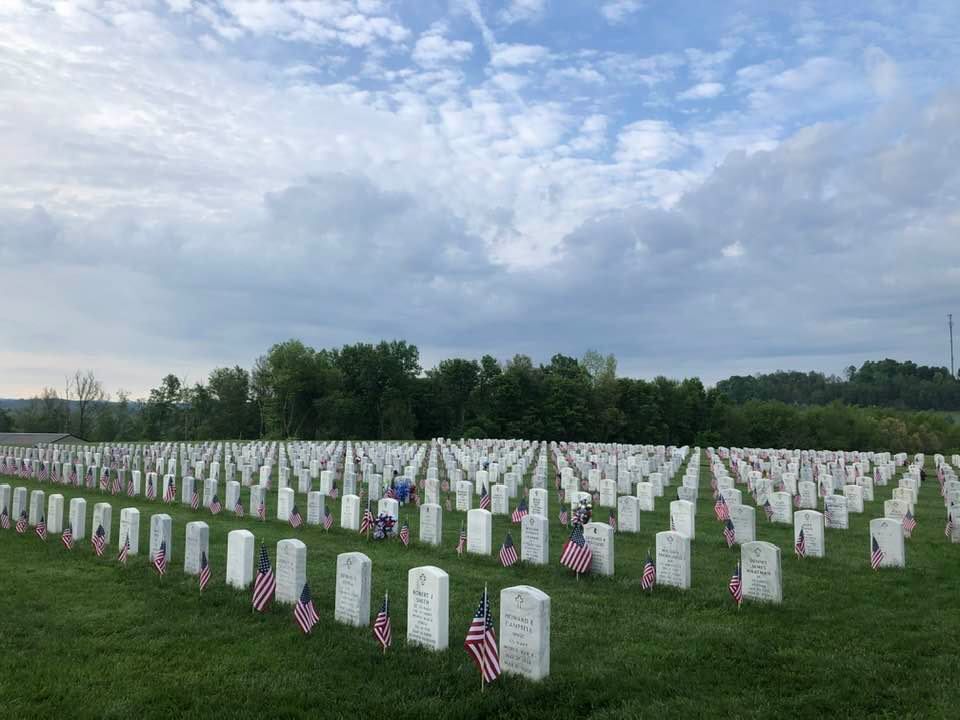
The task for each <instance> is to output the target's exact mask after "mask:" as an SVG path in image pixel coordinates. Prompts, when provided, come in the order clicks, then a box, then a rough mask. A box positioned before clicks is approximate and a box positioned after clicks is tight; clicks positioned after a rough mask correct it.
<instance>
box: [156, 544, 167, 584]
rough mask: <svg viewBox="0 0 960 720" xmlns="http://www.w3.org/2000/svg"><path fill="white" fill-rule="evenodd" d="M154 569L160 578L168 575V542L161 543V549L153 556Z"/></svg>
mask: <svg viewBox="0 0 960 720" xmlns="http://www.w3.org/2000/svg"><path fill="white" fill-rule="evenodd" d="M153 569H154V570H156V571H157V574H158V575H160V576H163V575H166V574H167V541H166V540H161V541H160V549H159V550H157V552H156V554H155V555H154V556H153Z"/></svg>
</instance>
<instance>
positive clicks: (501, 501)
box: [490, 485, 510, 515]
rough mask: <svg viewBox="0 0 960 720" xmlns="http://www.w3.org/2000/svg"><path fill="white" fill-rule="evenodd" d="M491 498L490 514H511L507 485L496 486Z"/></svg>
mask: <svg viewBox="0 0 960 720" xmlns="http://www.w3.org/2000/svg"><path fill="white" fill-rule="evenodd" d="M491 492H492V495H491V496H490V512H491V513H492V514H493V515H509V514H510V495H509V493H507V486H506V485H494V486H493V488H492V490H491Z"/></svg>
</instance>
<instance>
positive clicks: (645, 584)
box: [640, 550, 657, 591]
mask: <svg viewBox="0 0 960 720" xmlns="http://www.w3.org/2000/svg"><path fill="white" fill-rule="evenodd" d="M656 584H657V566H656V565H655V564H654V562H653V558H652V557H651V556H650V551H649V550H648V551H647V561H646V562H645V563H644V564H643V575H642V576H641V577H640V588H641V589H642V590H651V591H652V590H653V586H654V585H656Z"/></svg>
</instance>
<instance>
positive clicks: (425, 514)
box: [420, 503, 443, 545]
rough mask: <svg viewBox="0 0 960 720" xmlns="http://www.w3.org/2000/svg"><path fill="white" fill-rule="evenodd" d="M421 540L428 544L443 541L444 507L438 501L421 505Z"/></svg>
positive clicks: (436, 543) (438, 543)
mask: <svg viewBox="0 0 960 720" xmlns="http://www.w3.org/2000/svg"><path fill="white" fill-rule="evenodd" d="M420 542H422V543H424V544H426V545H440V544H441V543H442V542H443V508H441V507H440V506H439V505H437V504H436V503H424V504H423V505H421V506H420Z"/></svg>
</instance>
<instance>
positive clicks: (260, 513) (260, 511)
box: [257, 500, 267, 520]
mask: <svg viewBox="0 0 960 720" xmlns="http://www.w3.org/2000/svg"><path fill="white" fill-rule="evenodd" d="M257 518H258V519H260V520H266V519H267V502H266V501H265V500H260V503H259V504H258V505H257Z"/></svg>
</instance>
